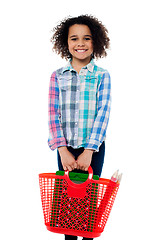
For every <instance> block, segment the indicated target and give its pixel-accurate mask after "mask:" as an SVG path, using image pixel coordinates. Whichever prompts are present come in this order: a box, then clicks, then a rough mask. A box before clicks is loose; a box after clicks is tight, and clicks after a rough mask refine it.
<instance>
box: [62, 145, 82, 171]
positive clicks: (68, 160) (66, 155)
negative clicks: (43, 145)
mask: <svg viewBox="0 0 160 240" xmlns="http://www.w3.org/2000/svg"><path fill="white" fill-rule="evenodd" d="M58 151H59V154H60V157H61V162H62V166H63V169H64V170H68V171H72V170H74V169H75V168H77V163H76V160H75V157H74V156H73V154H72V153H70V152H69V151H68V149H67V148H66V147H59V148H58Z"/></svg>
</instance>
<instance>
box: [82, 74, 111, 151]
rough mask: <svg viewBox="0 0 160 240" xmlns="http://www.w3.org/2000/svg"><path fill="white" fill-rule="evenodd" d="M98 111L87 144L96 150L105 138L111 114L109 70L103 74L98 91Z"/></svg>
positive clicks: (86, 146) (89, 147) (86, 145)
mask: <svg viewBox="0 0 160 240" xmlns="http://www.w3.org/2000/svg"><path fill="white" fill-rule="evenodd" d="M97 98H98V111H97V115H96V118H95V120H94V122H93V126H92V129H91V133H90V136H89V139H88V141H87V142H86V144H85V147H84V148H85V149H92V150H95V151H96V152H98V151H99V147H100V145H101V144H102V142H103V141H104V139H105V136H106V130H107V126H108V121H109V115H110V105H111V80H110V75H109V73H108V72H105V73H104V74H103V75H102V79H101V83H100V85H99V89H98V92H97Z"/></svg>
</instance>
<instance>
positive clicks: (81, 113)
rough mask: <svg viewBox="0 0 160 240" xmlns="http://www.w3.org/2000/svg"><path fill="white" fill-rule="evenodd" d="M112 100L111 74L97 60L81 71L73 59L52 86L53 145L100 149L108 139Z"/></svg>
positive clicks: (50, 142) (55, 73)
mask: <svg viewBox="0 0 160 240" xmlns="http://www.w3.org/2000/svg"><path fill="white" fill-rule="evenodd" d="M110 103H111V83H110V75H109V73H108V72H107V70H104V69H102V68H100V67H98V66H96V65H95V63H94V61H93V60H91V62H90V63H89V64H88V65H87V66H85V67H83V68H82V69H81V71H80V72H79V74H78V73H77V72H76V71H75V70H74V69H73V67H72V66H71V63H70V62H69V63H68V65H67V66H66V67H63V68H60V69H58V70H57V71H55V72H53V74H52V75H51V79H50V86H49V139H48V144H49V147H50V148H51V149H52V150H54V149H55V148H57V147H60V146H72V147H73V148H79V147H84V148H85V149H93V150H95V151H97V152H98V151H99V147H100V145H101V144H102V142H103V141H104V140H105V138H106V129H107V125H108V120H109V112H110Z"/></svg>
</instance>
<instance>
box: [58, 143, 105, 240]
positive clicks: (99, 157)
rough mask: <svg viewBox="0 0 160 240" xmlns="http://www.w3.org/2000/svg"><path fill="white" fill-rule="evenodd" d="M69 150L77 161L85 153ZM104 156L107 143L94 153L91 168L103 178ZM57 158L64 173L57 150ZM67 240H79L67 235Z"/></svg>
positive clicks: (89, 239) (70, 148) (78, 149)
mask: <svg viewBox="0 0 160 240" xmlns="http://www.w3.org/2000/svg"><path fill="white" fill-rule="evenodd" d="M67 149H68V151H70V152H71V153H72V154H73V155H74V156H75V159H77V158H78V156H79V155H80V154H81V153H82V152H83V151H84V148H83V147H81V148H77V149H74V148H72V147H67ZM104 156H105V142H103V143H102V144H101V146H100V148H99V152H94V153H93V155H92V161H91V167H92V169H93V174H94V175H98V176H99V177H100V176H101V173H102V167H103V163H104ZM57 158H58V167H59V170H60V171H64V169H63V166H62V163H61V158H60V155H59V152H58V150H57ZM73 172H81V173H84V171H81V170H74V171H73ZM65 240H77V236H71V235H65ZM83 240H93V238H83Z"/></svg>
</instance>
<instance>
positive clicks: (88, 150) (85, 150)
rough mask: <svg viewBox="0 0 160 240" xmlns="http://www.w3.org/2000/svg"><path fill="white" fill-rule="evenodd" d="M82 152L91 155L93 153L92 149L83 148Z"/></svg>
mask: <svg viewBox="0 0 160 240" xmlns="http://www.w3.org/2000/svg"><path fill="white" fill-rule="evenodd" d="M84 152H86V153H88V154H90V155H92V154H93V153H94V150H93V149H84Z"/></svg>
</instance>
